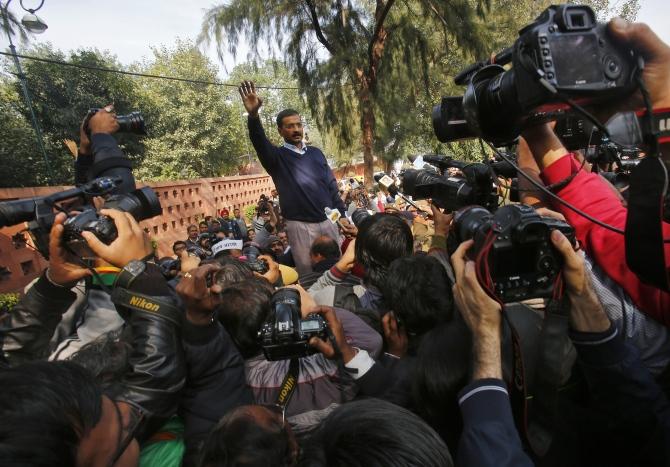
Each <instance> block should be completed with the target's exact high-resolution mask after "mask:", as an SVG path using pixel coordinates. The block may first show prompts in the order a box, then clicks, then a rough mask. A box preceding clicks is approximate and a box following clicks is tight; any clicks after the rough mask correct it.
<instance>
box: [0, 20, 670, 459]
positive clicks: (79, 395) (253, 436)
mask: <svg viewBox="0 0 670 467" xmlns="http://www.w3.org/2000/svg"><path fill="white" fill-rule="evenodd" d="M610 30H611V33H612V34H616V35H617V36H618V37H619V39H620V40H622V41H626V42H628V43H629V44H630V45H631V47H634V48H636V49H637V50H638V51H639V52H640V53H641V54H642V55H643V56H644V58H645V60H646V64H645V71H644V73H645V74H644V78H645V79H646V80H647V82H648V83H647V84H648V87H649V92H650V95H651V99H652V100H653V105H654V108H670V48H669V47H668V46H667V45H665V44H663V43H662V42H661V41H660V40H659V39H658V38H657V37H656V36H655V35H654V33H653V32H651V31H650V30H649V28H647V27H646V26H645V25H642V24H628V23H624V22H622V21H619V20H617V21H614V22H613V23H612V24H611V25H610ZM240 95H241V97H242V101H243V104H244V106H245V108H246V110H247V112H248V115H249V117H248V126H249V135H250V138H251V141H252V143H253V145H254V148H255V149H256V151H257V154H258V157H259V160H260V162H261V163H262V164H263V166H264V168H265V169H266V170H267V171H268V173H269V174H270V176H271V177H272V178H273V181H274V183H275V185H276V187H277V190H276V191H273V192H272V193H270V194H269V196H263V197H262V198H261V199H260V200H259V202H258V205H257V207H256V212H255V215H254V216H253V218H252V219H245V218H244V217H243V215H242V213H241V212H240V210H239V209H235V210H233V213H232V217H231V215H230V212H229V211H228V210H225V209H224V210H221V211H220V212H219V213H216V214H215V215H213V216H211V217H207V218H205V219H203V220H202V221H201V222H200V223H199V224H193V225H190V226H188V228H187V230H186V232H185V233H184V235H185V238H184V240H183V241H177V242H175V243H174V244H173V246H172V249H173V252H174V256H173V257H166V258H156V256H155V251H154V248H153V246H152V244H151V241H150V240H149V238H148V237H147V235H146V234H145V232H144V231H143V230H142V228H141V227H140V225H139V223H138V221H137V220H136V219H135V218H134V217H133V216H131V215H130V214H128V213H126V212H122V211H119V210H115V209H102V210H101V211H100V214H101V215H104V216H108V217H109V218H110V219H111V220H112V221H113V222H114V224H115V227H116V230H117V236H116V239H115V240H113V241H112V242H111V243H108V244H107V243H104V242H102V241H101V240H100V239H98V238H97V237H96V236H95V234H93V233H92V232H88V231H84V232H82V233H81V236H82V238H83V239H84V240H85V242H86V243H87V244H88V246H89V248H90V250H91V251H92V252H93V254H94V258H92V259H90V260H91V261H89V263H87V264H86V265H85V264H84V263H83V262H82V261H80V260H79V259H77V258H75V257H73V255H72V252H71V251H69V250H68V249H67V248H66V247H65V246H64V245H65V244H64V241H63V235H64V227H63V224H64V222H65V221H66V218H67V216H66V215H65V214H64V213H59V214H57V215H56V216H55V219H54V222H53V227H52V228H51V231H50V234H49V267H48V268H47V269H46V270H45V271H44V272H43V273H42V275H41V276H40V277H39V278H38V279H37V280H36V281H35V282H34V283H33V284H32V285H31V286H30V287H29V288H27V290H26V292H25V295H24V296H23V298H22V299H21V300H20V302H19V303H18V304H17V305H16V306H15V307H14V308H13V309H12V310H11V312H9V313H8V314H6V315H4V316H2V317H0V346H1V348H2V352H1V354H0V390H1V391H2V397H1V398H0V465H3V466H5V465H6V466H61V465H62V466H118V467H120V466H137V465H141V466H168V467H169V466H180V465H184V466H202V467H215V466H249V467H252V466H298V465H300V466H361V467H363V466H365V467H368V466H380V467H389V466H391V467H392V466H399V467H400V466H421V467H430V466H435V467H445V466H452V465H456V466H462V467H469V466H472V467H475V466H476V467H485V466H510V467H511V466H530V465H538V466H559V465H560V466H564V465H574V466H599V465H602V466H661V465H669V464H670V405H669V404H668V394H669V392H668V391H669V389H670V379H669V378H668V376H669V375H670V365H669V364H670V333H669V332H668V326H669V325H670V294H668V293H667V292H664V291H662V290H660V289H657V288H654V287H652V286H649V285H647V284H644V283H643V282H641V281H640V279H638V278H637V277H636V275H635V274H634V273H633V272H632V271H631V270H630V269H629V268H628V266H627V264H626V261H625V254H624V248H625V245H624V237H623V236H621V235H617V234H615V233H613V232H610V231H607V230H605V229H603V228H602V227H600V226H598V225H596V224H594V223H592V222H590V221H588V220H587V219H584V218H583V217H580V216H579V215H578V214H576V213H575V212H573V211H571V210H569V209H566V208H565V207H564V206H563V205H561V204H552V203H551V200H550V199H543V197H542V196H540V195H538V194H537V193H534V192H532V191H521V197H522V199H521V201H522V202H525V203H527V204H531V205H533V206H534V207H535V208H536V209H538V211H540V212H541V213H542V214H543V215H545V216H553V217H555V218H557V219H562V220H565V221H567V222H568V223H569V224H570V225H572V227H573V228H574V230H575V236H576V239H577V243H576V244H573V243H571V242H570V241H569V240H568V238H566V236H564V235H563V234H562V233H561V232H560V231H558V230H554V231H553V232H552V234H551V243H552V247H553V248H554V249H555V251H556V252H558V254H559V255H560V257H561V258H562V264H563V266H562V284H563V292H564V293H563V296H562V297H561V295H560V294H557V295H556V296H557V297H558V300H546V299H533V300H521V301H520V302H515V303H505V304H504V305H503V304H502V303H500V301H499V300H496V299H495V297H493V296H492V295H491V294H490V293H487V291H485V289H484V287H483V286H482V284H481V279H480V277H478V271H477V270H476V267H475V262H474V261H473V260H472V256H471V253H472V251H473V249H474V246H473V241H472V240H468V241H464V242H461V243H460V244H456V245H452V244H450V245H449V246H448V244H449V243H452V242H450V239H451V238H452V232H451V231H452V229H453V214H452V213H448V212H443V210H441V209H440V208H438V207H437V206H436V205H434V204H432V203H430V202H423V203H418V204H417V203H411V204H409V203H407V202H406V200H405V199H403V198H402V197H394V196H391V195H390V194H389V193H388V191H387V190H386V189H385V188H384V187H383V186H382V185H379V186H378V188H377V189H376V190H373V191H372V192H370V191H368V190H366V189H365V188H363V187H359V186H357V183H356V184H354V183H344V184H342V183H338V181H337V180H335V178H334V177H333V174H332V171H331V170H330V169H329V168H328V165H327V163H326V160H325V156H324V155H323V153H322V152H321V151H320V150H319V149H318V148H315V147H313V146H307V145H305V144H304V142H303V131H302V123H301V118H300V115H299V114H298V113H297V112H296V111H293V110H290V109H289V110H285V111H282V112H280V113H279V115H278V116H277V122H276V123H277V129H278V133H279V135H280V136H281V138H282V140H283V144H282V146H275V145H273V144H272V143H271V142H270V141H269V139H268V138H267V136H266V134H265V131H264V129H263V127H262V125H261V122H260V119H259V118H258V110H259V109H260V107H261V106H262V98H261V97H260V96H259V95H258V93H257V92H256V89H255V87H254V85H253V83H251V82H244V83H242V85H241V86H240ZM630 105H634V104H630ZM89 128H90V129H91V136H90V141H89V140H88V138H86V136H85V135H82V138H86V141H87V144H90V151H91V157H93V158H94V159H95V160H96V161H97V160H99V159H106V158H110V157H111V156H110V154H111V155H114V157H116V158H120V157H121V155H122V153H121V150H120V149H119V147H118V145H117V144H116V142H115V140H114V137H113V136H112V135H113V133H114V132H115V130H116V128H118V124H116V125H115V117H114V114H113V112H106V111H100V112H98V113H96V114H95V115H93V116H92V117H91V119H90V121H89ZM666 146H667V145H666ZM663 149H666V150H668V148H665V146H664V147H663ZM518 158H519V164H520V165H522V166H523V167H525V168H527V169H528V170H529V171H532V170H535V171H536V172H537V174H538V177H537V178H538V180H541V181H542V182H543V183H546V184H547V185H552V184H557V183H558V182H561V181H565V180H567V182H564V183H561V184H560V186H559V187H558V188H557V189H556V194H557V195H558V196H560V197H561V198H564V199H565V200H567V201H569V202H570V203H572V204H574V205H575V206H576V207H578V208H579V209H580V210H582V211H584V212H586V213H589V214H590V215H592V216H594V217H596V218H599V219H601V220H604V221H606V222H607V223H609V224H610V225H612V226H615V227H619V228H623V224H624V223H625V218H626V207H625V205H624V203H622V200H621V199H620V197H619V196H618V193H617V192H616V190H613V189H612V188H611V186H610V185H609V184H608V182H607V181H606V180H605V179H604V178H603V177H601V176H600V175H598V174H596V173H591V172H589V171H588V170H586V169H584V167H582V164H580V163H578V162H577V161H576V159H575V156H574V155H573V154H571V153H569V152H568V151H567V150H566V149H565V148H564V147H563V144H562V142H561V140H560V139H559V138H558V137H557V136H556V135H555V133H554V132H553V130H552V127H551V126H550V125H547V124H539V125H537V126H534V127H531V128H528V129H526V130H525V131H524V133H523V140H522V142H521V143H520V144H519V154H518ZM80 163H82V162H80ZM89 165H90V164H89ZM93 166H94V167H95V164H93ZM122 166H123V165H117V166H113V167H122ZM106 167H110V164H106ZM504 202H509V201H508V200H505V201H504ZM333 213H336V214H338V215H335V216H334V215H333ZM663 231H664V233H665V236H666V237H670V225H668V224H664V225H663ZM665 255H666V258H668V259H670V249H668V248H667V247H666V248H665ZM287 313H288V315H287ZM286 316H288V318H287V317H286ZM287 330H288V332H287Z"/></svg>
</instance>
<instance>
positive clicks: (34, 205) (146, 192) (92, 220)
mask: <svg viewBox="0 0 670 467" xmlns="http://www.w3.org/2000/svg"><path fill="white" fill-rule="evenodd" d="M121 184H122V179H121V177H113V178H110V177H101V178H97V179H95V180H93V181H91V182H88V183H86V184H84V185H81V186H79V187H77V188H72V189H70V190H66V191H63V192H60V193H54V194H52V195H49V196H44V197H36V198H28V199H21V200H15V201H7V202H4V203H0V227H5V226H8V225H15V224H18V223H20V222H28V231H29V233H30V235H31V237H32V239H33V242H34V244H35V247H36V248H37V250H38V251H39V252H40V253H41V254H42V255H43V256H44V257H45V258H46V259H49V232H50V231H51V227H52V225H53V221H54V218H55V217H56V214H57V212H54V209H56V211H60V210H63V209H64V208H62V207H60V208H59V206H58V204H57V203H59V202H62V201H66V200H78V201H79V205H78V206H75V208H74V209H75V210H76V211H79V213H78V214H76V215H74V216H72V217H69V218H68V219H67V220H66V221H65V223H64V224H63V227H64V231H63V241H64V244H65V246H66V247H67V248H68V249H69V250H70V251H71V252H72V253H74V254H76V255H78V256H90V255H91V253H90V252H89V250H88V245H87V244H86V241H85V240H84V239H83V237H82V236H81V233H82V232H83V231H89V232H92V233H94V234H95V235H96V237H98V238H99V239H100V240H101V241H102V242H104V243H106V244H109V243H111V242H112V241H114V239H115V238H116V236H117V231H116V226H115V225H114V221H113V220H112V219H110V218H109V217H107V216H101V215H99V214H98V212H97V211H96V209H95V208H94V207H93V205H92V204H87V203H89V202H90V200H91V199H92V198H93V197H94V196H103V195H106V194H108V193H110V192H112V191H113V190H114V188H116V187H117V186H118V185H121ZM103 208H104V209H118V210H120V211H125V212H128V213H130V214H132V216H133V217H134V218H135V219H137V220H138V221H141V220H144V219H149V218H151V217H154V216H157V215H158V214H160V213H161V212H162V210H161V205H160V202H159V201H158V198H156V194H155V193H154V192H153V190H152V189H151V188H149V187H145V188H141V189H139V190H135V191H133V192H131V193H126V194H116V195H112V196H109V197H108V198H107V200H106V201H105V204H104V205H103Z"/></svg>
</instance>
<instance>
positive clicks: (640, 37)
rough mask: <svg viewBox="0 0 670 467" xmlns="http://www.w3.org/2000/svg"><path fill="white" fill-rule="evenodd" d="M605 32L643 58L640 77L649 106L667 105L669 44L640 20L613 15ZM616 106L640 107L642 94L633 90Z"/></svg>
mask: <svg viewBox="0 0 670 467" xmlns="http://www.w3.org/2000/svg"><path fill="white" fill-rule="evenodd" d="M609 32H610V33H611V34H612V36H613V37H615V38H616V39H618V40H619V41H621V43H623V44H625V45H627V46H628V47H630V48H631V49H633V50H634V51H636V52H637V53H639V54H640V55H641V56H642V58H644V71H643V73H642V79H643V80H644V83H645V85H646V86H647V89H648V90H649V95H650V97H651V101H652V106H653V107H654V108H659V109H660V108H666V107H670V47H669V46H668V45H667V44H665V43H664V42H663V41H662V40H661V39H660V38H659V37H658V36H657V35H656V34H655V33H654V31H652V30H651V29H650V28H649V26H647V25H646V24H644V23H629V22H628V21H626V20H624V19H622V18H614V19H613V20H612V21H610V23H609ZM620 107H621V108H622V109H625V110H639V109H641V108H643V107H644V105H643V101H642V95H641V94H640V93H639V92H637V93H635V94H634V95H633V96H631V98H629V99H628V100H627V101H625V103H622V104H621V105H620Z"/></svg>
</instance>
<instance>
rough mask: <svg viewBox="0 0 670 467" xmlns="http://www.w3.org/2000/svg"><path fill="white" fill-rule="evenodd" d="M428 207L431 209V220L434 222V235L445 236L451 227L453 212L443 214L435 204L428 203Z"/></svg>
mask: <svg viewBox="0 0 670 467" xmlns="http://www.w3.org/2000/svg"><path fill="white" fill-rule="evenodd" d="M430 209H431V210H432V211H433V221H434V222H435V226H434V229H435V235H439V236H442V237H446V236H447V235H449V229H451V221H452V220H453V218H454V215H453V214H445V213H443V212H442V211H441V210H440V208H438V207H437V206H435V204H433V203H430Z"/></svg>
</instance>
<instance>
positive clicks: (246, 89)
mask: <svg viewBox="0 0 670 467" xmlns="http://www.w3.org/2000/svg"><path fill="white" fill-rule="evenodd" d="M238 91H239V92H240V96H242V103H243V104H244V108H245V109H246V110H247V112H248V113H249V116H250V117H253V118H257V117H258V109H260V108H261V106H262V105H263V99H261V98H260V97H259V96H258V94H256V86H255V85H254V83H253V81H242V83H241V84H240V87H239V88H238Z"/></svg>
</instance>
